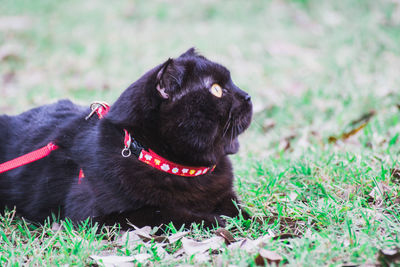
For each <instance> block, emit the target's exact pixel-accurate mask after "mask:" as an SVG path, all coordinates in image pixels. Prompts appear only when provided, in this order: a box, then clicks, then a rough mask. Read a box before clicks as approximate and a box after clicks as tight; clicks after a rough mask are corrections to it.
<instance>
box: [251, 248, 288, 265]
mask: <svg viewBox="0 0 400 267" xmlns="http://www.w3.org/2000/svg"><path fill="white" fill-rule="evenodd" d="M282 260H283V258H282V256H281V255H279V254H278V253H276V252H275V251H272V250H266V249H263V248H262V249H260V251H259V253H258V255H257V257H256V258H255V260H254V261H255V263H256V265H257V266H264V265H265V261H266V262H267V263H268V264H276V265H279V263H280V262H281V261H282Z"/></svg>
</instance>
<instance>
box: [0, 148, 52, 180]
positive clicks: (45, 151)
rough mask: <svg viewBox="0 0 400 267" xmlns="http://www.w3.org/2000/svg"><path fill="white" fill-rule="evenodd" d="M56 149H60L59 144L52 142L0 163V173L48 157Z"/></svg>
mask: <svg viewBox="0 0 400 267" xmlns="http://www.w3.org/2000/svg"><path fill="white" fill-rule="evenodd" d="M56 149H58V146H57V145H56V144H54V143H53V142H50V143H48V144H47V145H45V146H44V147H42V148H39V149H37V150H35V151H32V152H30V153H28V154H25V155H23V156H20V157H18V158H15V159H13V160H10V161H7V162H4V163H2V164H0V173H3V172H6V171H9V170H12V169H15V168H18V167H21V166H23V165H26V164H29V163H31V162H34V161H37V160H39V159H42V158H44V157H47V156H48V155H49V154H50V153H51V152H52V151H54V150H56Z"/></svg>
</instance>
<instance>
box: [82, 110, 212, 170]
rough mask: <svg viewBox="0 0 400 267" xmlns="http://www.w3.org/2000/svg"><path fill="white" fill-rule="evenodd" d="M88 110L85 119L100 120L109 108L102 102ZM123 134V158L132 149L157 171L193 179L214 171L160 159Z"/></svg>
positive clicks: (128, 134)
mask: <svg viewBox="0 0 400 267" xmlns="http://www.w3.org/2000/svg"><path fill="white" fill-rule="evenodd" d="M90 108H91V109H92V112H91V113H90V114H89V115H88V116H87V117H86V119H89V118H90V117H91V116H92V115H93V114H94V113H97V115H98V117H99V119H102V118H104V116H105V115H106V114H107V112H108V111H109V109H110V106H109V105H107V104H106V103H104V102H95V103H93V104H92V105H91V106H90ZM124 132H125V137H124V145H125V147H124V148H123V149H122V151H121V154H122V156H123V157H130V156H131V154H132V152H131V149H134V154H135V155H137V156H138V159H139V160H140V161H141V162H144V163H146V164H147V165H149V166H151V167H153V168H155V169H157V170H160V171H163V172H166V173H169V174H173V175H179V176H185V177H195V176H199V175H203V174H206V173H208V172H212V171H213V170H214V169H215V165H214V166H212V167H193V166H184V165H180V164H177V163H174V162H172V161H169V160H167V159H165V158H163V157H161V156H160V155H158V154H157V153H155V152H154V151H153V150H151V149H149V150H148V151H146V150H145V149H144V148H143V147H142V146H141V145H140V144H139V143H138V142H137V141H136V140H135V139H133V138H132V137H131V135H130V133H129V132H128V131H127V130H126V129H124ZM132 145H134V147H132ZM135 152H137V153H135Z"/></svg>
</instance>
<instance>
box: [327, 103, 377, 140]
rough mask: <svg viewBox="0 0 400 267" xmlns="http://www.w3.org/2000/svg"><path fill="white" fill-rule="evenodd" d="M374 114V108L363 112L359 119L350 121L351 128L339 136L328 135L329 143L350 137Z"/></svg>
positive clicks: (362, 127)
mask: <svg viewBox="0 0 400 267" xmlns="http://www.w3.org/2000/svg"><path fill="white" fill-rule="evenodd" d="M375 114H376V111H375V110H371V111H369V112H368V113H366V114H363V115H362V116H361V117H360V118H359V119H357V120H354V121H352V122H351V123H350V126H351V127H352V129H351V130H349V131H346V132H343V133H342V134H341V135H339V136H330V137H329V138H328V142H329V143H336V142H337V141H339V140H342V141H345V140H346V139H348V138H350V137H351V136H353V135H355V134H357V133H358V132H359V131H361V130H362V129H364V127H365V126H366V125H367V124H368V122H369V121H370V120H371V118H372V117H373V116H374V115H375Z"/></svg>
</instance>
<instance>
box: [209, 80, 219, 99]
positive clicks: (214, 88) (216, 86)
mask: <svg viewBox="0 0 400 267" xmlns="http://www.w3.org/2000/svg"><path fill="white" fill-rule="evenodd" d="M210 93H211V94H213V95H215V96H216V97H218V98H220V97H221V96H222V88H221V86H219V84H216V83H214V84H213V85H212V86H211V88H210Z"/></svg>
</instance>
